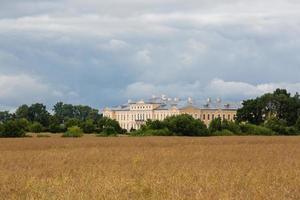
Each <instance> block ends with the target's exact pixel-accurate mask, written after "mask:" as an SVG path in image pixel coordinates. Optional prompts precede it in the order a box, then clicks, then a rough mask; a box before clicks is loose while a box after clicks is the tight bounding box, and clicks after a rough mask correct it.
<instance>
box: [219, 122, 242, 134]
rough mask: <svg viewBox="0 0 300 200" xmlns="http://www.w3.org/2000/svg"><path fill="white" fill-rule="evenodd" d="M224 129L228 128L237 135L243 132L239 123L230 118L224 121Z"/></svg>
mask: <svg viewBox="0 0 300 200" xmlns="http://www.w3.org/2000/svg"><path fill="white" fill-rule="evenodd" d="M223 129H227V130H229V131H231V132H232V133H233V134H235V135H239V134H241V132H242V131H241V128H240V126H239V124H237V123H236V122H233V121H228V120H223V121H222V130H223Z"/></svg>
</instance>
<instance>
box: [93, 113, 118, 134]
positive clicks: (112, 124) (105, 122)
mask: <svg viewBox="0 0 300 200" xmlns="http://www.w3.org/2000/svg"><path fill="white" fill-rule="evenodd" d="M98 127H99V131H98V132H105V131H106V129H108V130H110V129H114V132H116V133H117V134H122V133H123V131H122V128H121V127H120V124H119V122H117V121H116V120H114V119H110V118H108V117H103V118H101V119H100V120H98Z"/></svg>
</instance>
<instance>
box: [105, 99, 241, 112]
mask: <svg viewBox="0 0 300 200" xmlns="http://www.w3.org/2000/svg"><path fill="white" fill-rule="evenodd" d="M142 103H143V104H159V107H157V108H155V109H154V110H170V109H172V108H174V107H176V108H177V109H178V110H181V109H185V108H187V107H189V106H193V107H195V108H198V109H201V110H217V109H222V110H237V109H238V108H240V107H241V105H240V104H239V103H234V102H230V103H222V102H221V101H219V102H217V101H215V102H214V101H210V102H209V103H207V101H193V102H192V101H190V100H189V101H182V100H181V101H174V100H170V101H168V100H149V101H143V100H141V101H136V102H128V103H127V104H123V105H120V106H117V107H112V108H109V110H112V111H130V105H132V104H142Z"/></svg>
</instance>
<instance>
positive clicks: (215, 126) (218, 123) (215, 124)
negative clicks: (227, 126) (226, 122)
mask: <svg viewBox="0 0 300 200" xmlns="http://www.w3.org/2000/svg"><path fill="white" fill-rule="evenodd" d="M208 130H209V132H210V133H214V132H217V131H222V120H221V118H215V119H213V120H212V121H211V122H210V124H209V128H208Z"/></svg>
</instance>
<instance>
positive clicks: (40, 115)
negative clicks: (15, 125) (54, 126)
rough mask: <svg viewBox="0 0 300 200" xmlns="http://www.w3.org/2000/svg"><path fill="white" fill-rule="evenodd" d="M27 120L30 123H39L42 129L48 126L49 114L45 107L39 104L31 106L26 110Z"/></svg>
mask: <svg viewBox="0 0 300 200" xmlns="http://www.w3.org/2000/svg"><path fill="white" fill-rule="evenodd" d="M28 119H29V121H30V122H39V123H40V124H42V125H43V126H44V127H48V126H49V120H50V113H49V112H48V111H47V109H46V106H45V105H43V104H40V103H36V104H32V105H31V106H30V107H29V110H28Z"/></svg>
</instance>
